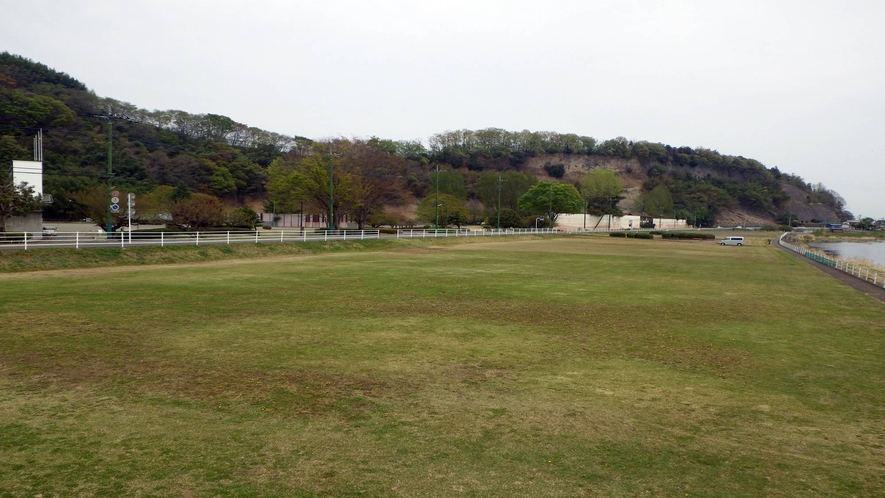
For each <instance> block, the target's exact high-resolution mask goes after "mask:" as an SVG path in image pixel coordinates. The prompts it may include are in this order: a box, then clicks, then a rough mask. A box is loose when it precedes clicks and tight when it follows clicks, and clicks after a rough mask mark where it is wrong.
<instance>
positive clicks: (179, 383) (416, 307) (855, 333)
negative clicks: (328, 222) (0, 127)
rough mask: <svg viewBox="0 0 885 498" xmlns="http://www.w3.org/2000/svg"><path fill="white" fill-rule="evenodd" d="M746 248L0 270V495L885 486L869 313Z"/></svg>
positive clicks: (816, 275)
mask: <svg viewBox="0 0 885 498" xmlns="http://www.w3.org/2000/svg"><path fill="white" fill-rule="evenodd" d="M749 242H750V244H748V245H747V246H744V247H721V246H718V245H716V244H715V243H714V242H712V241H705V242H699V241H693V242H687V241H686V242H676V241H672V242H671V241H662V240H654V241H645V240H628V239H613V238H608V237H600V236H573V237H562V238H525V239H519V240H501V239H499V240H495V241H491V242H489V241H485V240H480V241H477V240H470V241H452V240H447V241H407V242H405V241H404V242H402V243H392V244H389V245H387V243H384V244H381V245H377V246H365V245H362V246H358V247H357V248H358V249H361V250H358V251H351V250H347V248H346V247H345V246H336V247H338V248H340V249H341V250H334V251H327V252H325V253H321V254H313V255H297V254H296V255H281V256H277V257H273V258H264V259H255V260H248V259H244V260H224V261H214V262H205V263H198V264H190V263H188V264H172V265H144V266H138V267H117V268H91V269H81V270H65V271H51V272H18V273H6V274H2V275H0V462H2V463H0V496H44V497H49V496H281V497H288V496H304V497H312V496H317V497H318V496H409V497H413V496H414V497H417V496H477V497H479V496H482V497H488V496H501V497H505V496H508V497H509V496H728V497H731V496H754V497H758V496H876V495H879V496H881V493H882V490H883V489H885V390H883V387H885V364H883V358H885V307H883V305H882V304H881V303H880V302H877V301H874V300H872V299H871V298H868V297H867V296H864V295H863V294H861V293H858V292H855V291H853V290H851V289H849V288H847V287H846V286H844V285H842V284H839V283H838V282H836V281H834V280H831V279H830V278H829V277H827V276H825V275H823V274H822V273H820V272H818V271H817V270H814V269H813V268H811V267H810V266H808V265H806V264H805V263H803V262H800V261H798V260H797V259H795V258H794V257H792V256H790V255H787V254H785V253H783V252H780V251H778V250H776V249H775V248H773V247H770V246H767V245H765V243H764V239H763V238H755V239H752V238H751V239H749ZM373 247H374V248H375V249H379V248H383V249H385V250H383V251H373V250H371V249H372V248H373ZM207 250H208V249H207ZM276 251H283V249H276ZM60 254H65V253H60ZM146 254H152V253H146ZM40 257H41V258H43V257H46V256H40ZM151 257H155V256H151Z"/></svg>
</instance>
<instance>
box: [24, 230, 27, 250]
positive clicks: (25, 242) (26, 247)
mask: <svg viewBox="0 0 885 498" xmlns="http://www.w3.org/2000/svg"><path fill="white" fill-rule="evenodd" d="M24 234H25V235H24V236H25V251H27V250H28V232H24Z"/></svg>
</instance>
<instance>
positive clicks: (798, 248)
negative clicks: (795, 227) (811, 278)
mask: <svg viewBox="0 0 885 498" xmlns="http://www.w3.org/2000/svg"><path fill="white" fill-rule="evenodd" d="M786 235H787V234H786V233H785V234H783V235H781V236H780V238H779V239H778V243H780V245H781V246H783V247H786V248H787V249H789V250H791V251H793V252H795V253H797V254H800V255H802V256H805V257H806V258H808V259H812V260H814V261H817V262H818V263H821V264H824V265H827V266H829V267H831V268H835V269H837V270H839V271H842V272H845V273H847V274H849V275H851V276H853V277H856V278H859V279H861V280H863V281H865V282H869V283H871V284H873V285H875V286H876V287H882V288H883V289H885V274H883V275H882V278H879V271H878V270H876V269H872V270H871V269H870V268H869V267H868V266H861V265H856V264H853V263H850V262H848V261H843V260H841V259H839V258H831V257H827V256H823V255H821V254H818V253H816V252H814V251H812V250H810V249H808V248H807V247H804V246H802V245H799V244H793V243H790V242H786V241H785V240H784V238H785V237H786Z"/></svg>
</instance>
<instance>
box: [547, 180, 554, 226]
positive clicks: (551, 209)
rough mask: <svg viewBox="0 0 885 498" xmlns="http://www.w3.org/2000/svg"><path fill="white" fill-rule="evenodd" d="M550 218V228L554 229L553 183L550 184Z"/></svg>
mask: <svg viewBox="0 0 885 498" xmlns="http://www.w3.org/2000/svg"><path fill="white" fill-rule="evenodd" d="M547 214H548V216H547V218H549V219H550V230H553V184H552V183H551V184H550V212H549V213H547Z"/></svg>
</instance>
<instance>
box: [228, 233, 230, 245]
mask: <svg viewBox="0 0 885 498" xmlns="http://www.w3.org/2000/svg"><path fill="white" fill-rule="evenodd" d="M227 245H230V231H228V232H227Z"/></svg>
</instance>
